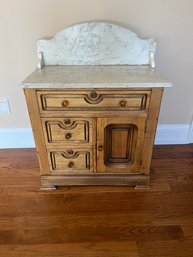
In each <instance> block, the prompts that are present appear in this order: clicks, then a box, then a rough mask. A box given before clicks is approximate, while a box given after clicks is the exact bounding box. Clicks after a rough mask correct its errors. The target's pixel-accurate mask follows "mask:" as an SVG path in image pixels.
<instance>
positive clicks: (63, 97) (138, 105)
mask: <svg viewBox="0 0 193 257" xmlns="http://www.w3.org/2000/svg"><path fill="white" fill-rule="evenodd" d="M150 93H151V91H150V90H149V91H148V90H144V91H125V92H123V93H121V92H120V91H112V92H111V91H101V90H100V91H88V92H86V91H83V92H82V91H81V92H77V91H72V92H70V91H57V92H54V91H44V92H43V91H39V92H37V94H38V102H39V106H40V110H41V112H45V111H56V110H57V111H69V110H92V109H93V108H95V109H96V108H97V109H98V110H106V109H108V108H113V109H118V110H132V111H134V110H135V111H144V110H147V109H148V106H149V99H150Z"/></svg>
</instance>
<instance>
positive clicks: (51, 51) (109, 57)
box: [37, 22, 156, 65]
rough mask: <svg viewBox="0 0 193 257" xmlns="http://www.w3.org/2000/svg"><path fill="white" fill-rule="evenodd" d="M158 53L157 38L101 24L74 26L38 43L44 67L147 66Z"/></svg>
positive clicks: (116, 26) (112, 25) (91, 23)
mask: <svg viewBox="0 0 193 257" xmlns="http://www.w3.org/2000/svg"><path fill="white" fill-rule="evenodd" d="M155 50H156V42H155V40H154V39H141V38H139V37H138V36H137V34H136V33H134V32H132V31H130V30H128V29H125V28H123V27H120V26H118V25H114V24H110V23H101V22H90V23H82V24H77V25H73V26H71V27H68V28H65V29H63V30H61V31H60V32H58V33H57V34H56V35H55V37H53V38H51V39H40V40H38V42H37V51H38V53H40V52H42V55H43V62H44V65H117V64H120V65H148V64H150V57H149V56H150V52H151V54H153V53H155Z"/></svg>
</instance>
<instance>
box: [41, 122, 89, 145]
mask: <svg viewBox="0 0 193 257" xmlns="http://www.w3.org/2000/svg"><path fill="white" fill-rule="evenodd" d="M42 122H43V130H44V135H45V138H46V141H47V144H62V145H63V144H73V143H81V144H82V143H84V144H85V143H87V144H88V143H92V119H89V118H87V119H83V118H82V119H81V118H43V119H42Z"/></svg>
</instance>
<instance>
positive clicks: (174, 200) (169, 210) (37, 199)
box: [0, 144, 193, 257]
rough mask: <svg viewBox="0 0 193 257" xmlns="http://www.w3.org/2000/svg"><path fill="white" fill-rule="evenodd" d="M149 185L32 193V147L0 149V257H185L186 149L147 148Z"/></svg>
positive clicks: (190, 175)
mask: <svg viewBox="0 0 193 257" xmlns="http://www.w3.org/2000/svg"><path fill="white" fill-rule="evenodd" d="M151 167H152V168H151V169H152V173H151V187H150V189H149V190H135V189H133V188H128V187H110V186H107V187H100V186H95V187H91V186H87V187H64V188H58V189H57V190H56V191H40V190H39V187H40V182H39V167H38V163H37V157H36V153H35V150H34V149H11V150H10V149H9V150H3V149H1V150H0V256H1V257H12V256H13V257H19V256H21V257H35V256H38V257H56V256H60V257H61V256H65V257H75V256H80V257H103V256H105V257H126V256H127V257H192V256H193V145H192V144H190V145H176V146H155V147H154V152H153V160H152V165H151Z"/></svg>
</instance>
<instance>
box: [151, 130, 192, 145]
mask: <svg viewBox="0 0 193 257" xmlns="http://www.w3.org/2000/svg"><path fill="white" fill-rule="evenodd" d="M189 131H190V125H159V126H158V128H157V133H156V138H155V144H156V145H166V144H169V145H172V144H187V143H189V141H188V137H189Z"/></svg>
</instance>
